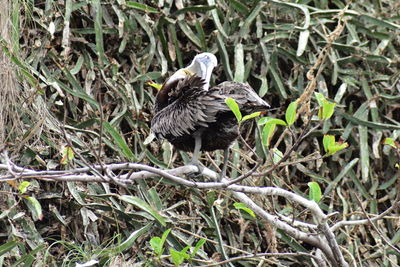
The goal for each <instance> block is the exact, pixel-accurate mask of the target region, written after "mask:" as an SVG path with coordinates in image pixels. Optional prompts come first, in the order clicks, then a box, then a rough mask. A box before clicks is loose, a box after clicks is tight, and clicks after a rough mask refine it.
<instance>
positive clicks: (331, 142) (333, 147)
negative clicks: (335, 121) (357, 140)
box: [322, 135, 349, 155]
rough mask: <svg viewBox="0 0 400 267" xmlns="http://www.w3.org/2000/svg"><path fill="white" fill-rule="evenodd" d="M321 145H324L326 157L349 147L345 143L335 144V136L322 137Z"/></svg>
mask: <svg viewBox="0 0 400 267" xmlns="http://www.w3.org/2000/svg"><path fill="white" fill-rule="evenodd" d="M322 143H323V145H324V150H325V152H326V153H328V155H333V154H335V153H336V152H338V151H340V150H343V149H345V148H346V147H348V146H349V144H348V143H346V142H342V141H339V142H335V136H333V135H324V138H323V140H322Z"/></svg>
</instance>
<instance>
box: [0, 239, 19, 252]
mask: <svg viewBox="0 0 400 267" xmlns="http://www.w3.org/2000/svg"><path fill="white" fill-rule="evenodd" d="M18 244H19V243H18V242H17V241H15V240H12V241H9V242H7V243H5V244H3V245H1V246H0V256H2V255H4V254H6V253H7V252H9V251H10V250H12V249H13V248H14V247H15V246H16V245H18Z"/></svg>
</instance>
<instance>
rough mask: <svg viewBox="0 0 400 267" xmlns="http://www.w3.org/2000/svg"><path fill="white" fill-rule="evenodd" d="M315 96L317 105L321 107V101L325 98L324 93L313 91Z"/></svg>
mask: <svg viewBox="0 0 400 267" xmlns="http://www.w3.org/2000/svg"><path fill="white" fill-rule="evenodd" d="M315 98H316V99H317V102H318V105H319V106H320V107H322V105H323V101H324V100H325V97H324V95H323V94H321V93H315Z"/></svg>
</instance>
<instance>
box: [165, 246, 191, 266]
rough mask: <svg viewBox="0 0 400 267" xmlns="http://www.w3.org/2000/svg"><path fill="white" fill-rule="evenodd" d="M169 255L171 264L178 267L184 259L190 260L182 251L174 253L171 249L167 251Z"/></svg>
mask: <svg viewBox="0 0 400 267" xmlns="http://www.w3.org/2000/svg"><path fill="white" fill-rule="evenodd" d="M169 253H170V254H171V259H172V262H173V263H174V264H175V265H176V266H180V265H181V264H182V263H183V261H184V260H185V259H189V258H190V256H189V255H188V254H187V253H185V252H182V251H176V250H175V249H173V248H170V249H169Z"/></svg>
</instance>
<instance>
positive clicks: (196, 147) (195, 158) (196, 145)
mask: <svg viewBox="0 0 400 267" xmlns="http://www.w3.org/2000/svg"><path fill="white" fill-rule="evenodd" d="M193 136H194V151H193V156H192V162H191V163H190V164H192V165H194V166H196V167H197V168H198V169H199V173H202V172H203V170H204V168H203V166H201V165H200V162H199V156H200V149H201V133H200V132H196V133H195V134H194V135H193Z"/></svg>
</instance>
